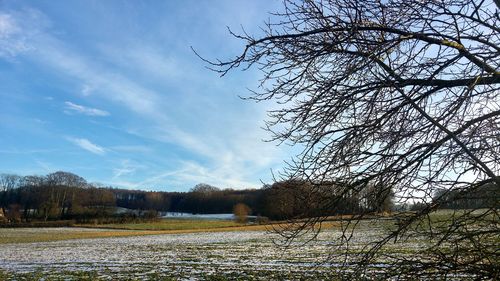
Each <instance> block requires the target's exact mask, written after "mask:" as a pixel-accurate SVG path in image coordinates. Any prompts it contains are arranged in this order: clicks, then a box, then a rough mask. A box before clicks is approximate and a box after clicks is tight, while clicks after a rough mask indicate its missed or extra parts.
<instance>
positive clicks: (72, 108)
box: [64, 101, 109, 116]
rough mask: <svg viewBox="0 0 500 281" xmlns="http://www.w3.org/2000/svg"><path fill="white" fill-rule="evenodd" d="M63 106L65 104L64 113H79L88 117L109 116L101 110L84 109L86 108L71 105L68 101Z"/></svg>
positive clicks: (74, 104)
mask: <svg viewBox="0 0 500 281" xmlns="http://www.w3.org/2000/svg"><path fill="white" fill-rule="evenodd" d="M64 104H65V107H64V108H65V112H66V113H70V112H74V113H80V114H85V115H89V116H109V112H107V111H104V110H101V109H97V108H92V107H86V106H83V105H79V104H76V103H72V102H69V101H67V102H65V103H64Z"/></svg>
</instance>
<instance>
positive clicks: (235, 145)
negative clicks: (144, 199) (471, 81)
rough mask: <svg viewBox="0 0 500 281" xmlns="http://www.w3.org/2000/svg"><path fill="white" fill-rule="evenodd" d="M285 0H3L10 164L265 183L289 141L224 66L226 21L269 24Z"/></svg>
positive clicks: (161, 184) (125, 180)
mask: <svg viewBox="0 0 500 281" xmlns="http://www.w3.org/2000/svg"><path fill="white" fill-rule="evenodd" d="M279 5H280V3H279V2H273V1H269V0H262V1H234V0H228V1H220V0H217V1H207V0H199V1H198V0H197V1H88V0H85V1H52V0H41V1H29V2H28V1H26V2H24V1H8V0H7V1H0V108H1V111H0V159H1V160H0V172H4V173H16V174H20V175H28V174H47V173H50V172H54V171H58V170H63V171H69V172H73V173H76V174H78V175H81V176H83V177H84V178H86V179H87V180H89V181H91V182H100V183H104V184H110V185H113V186H116V187H123V188H140V189H149V190H152V189H154V190H178V191H183V190H188V189H189V188H191V187H192V186H194V185H195V184H197V183H200V182H204V183H208V184H212V185H216V186H219V187H222V188H228V187H233V188H249V187H252V188H256V187H260V186H261V180H263V181H269V180H270V178H271V173H270V170H271V169H273V170H279V168H280V167H281V166H282V165H283V162H282V161H283V160H286V159H287V158H289V156H290V155H291V154H290V148H288V147H286V146H280V147H277V146H276V144H275V143H266V142H263V141H262V139H266V138H268V135H267V133H266V132H265V131H264V130H262V129H261V127H262V126H263V120H264V119H265V118H266V109H268V108H270V107H272V106H273V105H272V104H266V103H258V104H256V103H252V102H250V101H244V100H241V99H240V98H238V95H248V94H249V92H248V91H247V88H252V89H255V88H256V87H257V85H258V79H259V73H258V72H256V71H254V70H251V71H245V72H242V71H235V72H233V73H231V74H230V75H229V76H227V77H225V78H220V77H219V76H218V75H217V74H216V73H213V72H210V71H208V70H207V69H205V68H204V66H205V64H204V63H203V62H202V61H200V60H199V59H198V58H197V57H196V56H195V55H194V54H193V52H192V51H191V50H190V46H193V47H194V48H195V49H196V50H197V51H199V53H200V54H201V55H203V56H206V57H208V58H229V57H232V56H234V55H237V54H238V53H239V51H240V50H241V47H242V42H240V41H238V40H236V39H234V38H232V37H231V36H230V35H229V34H228V32H227V29H226V26H229V27H232V28H233V29H235V30H238V29H239V28H240V26H244V27H245V30H246V31H248V32H249V33H253V34H259V29H258V26H259V25H262V23H263V22H264V20H266V19H267V18H268V17H269V15H268V13H267V12H269V11H275V10H277V9H279Z"/></svg>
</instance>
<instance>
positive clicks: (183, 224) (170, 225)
mask: <svg viewBox="0 0 500 281" xmlns="http://www.w3.org/2000/svg"><path fill="white" fill-rule="evenodd" d="M77 226H81V227H92V228H110V229H127V230H192V229H212V228H221V227H242V226H244V225H242V224H239V223H236V222H234V221H229V220H193V219H161V220H158V221H154V222H144V223H124V224H101V225H91V224H87V225H86V224H82V225H77Z"/></svg>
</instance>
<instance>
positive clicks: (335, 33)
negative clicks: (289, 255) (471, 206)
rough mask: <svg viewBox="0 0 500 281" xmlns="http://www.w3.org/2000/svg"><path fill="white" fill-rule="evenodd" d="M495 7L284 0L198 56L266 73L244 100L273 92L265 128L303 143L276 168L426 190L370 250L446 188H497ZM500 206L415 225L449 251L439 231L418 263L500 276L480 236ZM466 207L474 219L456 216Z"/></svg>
mask: <svg viewBox="0 0 500 281" xmlns="http://www.w3.org/2000/svg"><path fill="white" fill-rule="evenodd" d="M499 9H500V3H499V2H498V0H495V1H488V0H483V1H481V0H392V1H373V0H363V1H359V0H324V1H321V0H307V1H284V9H283V10H282V12H277V13H274V14H272V17H271V20H270V21H269V22H268V23H266V24H265V25H264V27H263V28H262V32H263V34H262V35H259V36H257V37H255V36H252V35H250V34H247V33H246V32H245V31H242V32H240V33H234V32H231V34H233V35H234V36H235V37H236V38H238V39H241V40H243V41H245V42H246V47H245V48H244V50H243V51H242V53H241V54H240V55H238V56H236V57H235V58H234V59H230V60H226V61H207V60H206V61H207V62H208V63H209V64H210V67H211V68H212V69H213V70H215V71H217V72H219V73H220V74H221V75H225V74H226V73H228V72H229V71H231V70H233V69H236V68H242V69H248V68H250V67H257V68H258V69H260V70H261V71H262V72H263V77H262V80H261V84H260V87H259V89H256V91H255V92H253V93H252V95H251V96H250V97H249V98H251V99H255V100H257V101H262V100H274V101H277V102H278V103H280V104H281V107H280V108H279V109H277V110H273V111H270V112H269V120H268V121H267V129H268V130H269V131H271V132H272V136H273V138H272V139H273V140H278V141H282V142H289V143H292V144H295V145H299V146H300V147H303V148H304V150H303V151H302V153H300V155H298V156H297V157H296V158H295V161H293V162H292V163H289V164H290V165H289V166H288V169H287V170H286V171H285V174H284V176H286V177H291V178H301V179H309V180H310V181H311V182H313V183H318V182H319V183H324V182H333V181H341V182H342V183H343V185H339V186H338V187H337V190H336V191H335V193H336V194H337V195H339V194H340V195H342V194H347V193H352V192H356V193H360V194H361V193H363V190H364V189H368V188H371V189H370V190H369V191H368V192H370V193H373V192H379V193H382V192H384V190H383V189H391V188H392V189H393V192H394V193H395V194H396V201H397V202H399V203H403V202H405V201H409V202H415V201H418V200H422V202H423V203H424V204H425V208H423V209H422V210H421V211H419V212H417V213H415V214H413V215H406V216H405V217H404V218H402V219H401V220H400V221H399V224H398V227H397V229H396V230H394V232H393V233H392V234H391V235H390V237H388V239H385V240H383V241H381V243H380V244H377V246H374V247H373V248H372V250H373V251H370V254H368V255H365V259H364V261H365V262H369V260H370V259H372V258H373V257H374V256H375V253H376V252H377V250H378V249H380V246H381V245H382V244H385V243H387V241H389V238H394V239H397V238H398V237H401V236H402V235H403V236H404V233H407V232H406V231H408V229H409V227H410V225H414V222H416V221H418V220H419V219H421V218H423V217H425V216H426V215H427V214H428V213H430V212H431V211H432V210H434V209H436V208H439V207H440V205H443V204H446V203H447V202H448V201H449V200H452V199H450V198H451V197H450V196H446V194H448V193H449V192H460V194H462V195H464V194H467V193H472V192H474V190H476V189H478V188H480V187H481V186H484V185H485V184H491V185H493V186H496V189H497V190H498V188H500V178H499V177H498V175H499V172H500V118H499V116H500V90H499V87H498V85H499V84H500V70H499V69H500V67H499V66H500V28H499V26H500V18H499ZM374 185H375V186H378V187H379V188H378V189H379V190H377V189H373V186H374ZM320 186H321V185H320ZM386 191H387V190H386ZM437 191H440V193H439V194H440V196H439V197H438V198H434V200H432V202H431V200H430V198H432V196H433V195H435V194H436V192H437ZM443 191H444V192H443ZM497 194H498V193H497ZM335 198H338V196H337V197H335ZM447 200H448V201H447ZM448 203H449V202H448ZM497 203H498V201H497ZM329 204H330V205H334V204H335V202H334V200H333V201H332V202H329ZM497 207H498V204H497V206H494V207H492V208H489V209H488V210H486V211H485V213H484V214H483V216H482V217H481V218H478V217H477V216H472V215H471V213H468V212H467V213H464V214H461V215H460V216H457V218H456V220H454V224H453V227H452V226H450V227H449V228H446V229H444V230H442V231H437V232H435V233H433V232H432V229H430V228H431V226H429V229H426V231H424V230H422V229H421V228H419V229H420V230H421V231H422V235H431V236H432V237H433V238H436V237H441V238H443V239H444V240H446V241H447V242H449V243H452V244H453V243H454V245H455V246H456V249H457V250H456V251H449V252H446V251H443V250H442V249H443V248H442V246H443V244H444V242H443V240H441V241H440V240H439V239H437V240H436V242H435V243H434V244H432V245H431V246H429V247H427V248H426V249H425V250H426V251H427V253H430V254H429V255H434V258H435V259H430V260H428V262H423V261H422V262H421V263H419V267H418V268H420V269H422V268H424V269H425V268H427V267H428V268H434V269H435V268H440V270H445V269H446V270H449V271H454V270H455V271H465V272H475V273H477V274H479V275H478V276H488V277H498V274H499V264H498V260H500V257H499V252H498V251H497V250H491V249H492V248H488V247H487V245H489V244H488V243H491V240H488V239H490V238H492V237H493V238H494V239H498V234H499V231H498V230H499V229H498V213H497ZM471 218H473V220H472V221H473V222H474V223H477V224H478V225H481V226H482V228H481V230H477V231H472V230H470V229H466V228H464V227H465V225H466V224H467V223H469V222H470V220H471ZM316 222H317V221H313V223H316ZM429 225H430V224H429ZM302 226H303V225H302ZM298 227H299V229H300V227H301V226H298ZM478 229H479V228H478ZM291 233H293V234H294V235H295V233H296V232H293V231H292V232H291ZM294 235H292V236H294ZM433 235H434V236H433ZM495 237H496V238H495ZM497 241H498V240H497ZM465 242H467V243H470V244H469V246H467V247H466V246H464V244H463V243H465ZM470 245H473V246H470ZM489 246H491V245H489ZM497 246H498V245H497ZM493 248H498V247H493ZM423 251H424V250H423ZM423 251H422V252H423ZM463 251H469V253H468V254H467V255H465V254H463V253H464V252H463ZM495 259H496V261H495ZM400 264H405V265H407V263H405V262H402V263H400ZM459 266H461V269H459ZM410 268H412V267H410ZM413 268H414V267H413ZM424 271H425V270H424Z"/></svg>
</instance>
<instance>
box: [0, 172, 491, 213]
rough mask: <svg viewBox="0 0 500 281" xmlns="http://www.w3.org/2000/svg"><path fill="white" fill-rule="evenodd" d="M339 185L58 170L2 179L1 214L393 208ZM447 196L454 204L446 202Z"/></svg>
mask: <svg viewBox="0 0 500 281" xmlns="http://www.w3.org/2000/svg"><path fill="white" fill-rule="evenodd" d="M342 184H343V183H341V182H330V183H324V182H323V183H321V187H318V186H316V185H315V184H314V183H312V182H309V181H305V180H299V179H292V180H286V181H279V182H275V183H274V184H272V185H264V186H263V187H262V188H260V189H242V190H240V189H220V188H217V187H215V186H211V185H208V184H203V183H202V184H198V185H196V186H194V187H193V188H192V189H191V190H190V191H189V192H164V191H144V190H128V189H120V188H113V187H109V186H103V185H100V184H95V183H89V182H87V181H86V180H85V179H84V178H82V177H80V176H78V175H75V174H72V173H68V172H62V171H59V172H55V173H51V174H48V175H45V176H33V175H30V176H18V175H13V174H0V215H2V217H4V220H5V218H8V219H9V220H10V221H32V220H43V221H47V220H78V221H89V220H92V219H96V218H115V219H121V220H126V219H130V218H136V217H146V218H151V217H156V216H157V213H158V212H185V213H197V214H217V213H232V212H233V210H234V208H235V206H237V205H238V204H244V205H245V206H247V207H248V208H249V210H248V212H249V213H250V214H252V215H256V216H262V217H267V218H269V219H272V220H286V219H294V218H295V219H300V218H306V217H311V216H317V217H322V216H331V215H339V214H361V213H367V212H372V213H382V212H390V211H391V210H393V209H395V202H393V201H394V199H393V198H394V193H393V192H392V189H391V188H380V187H379V186H377V185H375V184H373V185H371V187H369V188H363V189H360V191H359V192H356V191H355V190H356V188H351V189H349V190H351V192H348V193H338V192H337V190H338V189H337V187H338V186H339V185H342ZM375 190H379V191H380V190H381V191H383V192H374V191H375ZM492 192H496V193H498V190H496V189H495V188H494V187H490V186H486V187H482V188H479V189H478V190H477V191H476V192H475V193H474V194H473V196H470V195H469V197H467V196H465V195H462V194H461V193H460V192H459V191H458V190H457V191H456V192H454V193H453V194H450V193H446V192H436V194H435V196H434V201H436V202H439V201H442V200H445V201H446V202H453V203H448V204H444V205H442V208H455V209H456V208H468V207H471V206H472V207H474V208H477V207H480V206H485V207H488V206H489V205H491V204H496V203H497V202H491V198H495V196H493V197H492V196H490V195H491V194H492ZM443 196H446V198H444V197H443ZM449 196H453V197H454V198H455V199H456V200H450V198H448V197H449ZM331 202H335V204H332V203H331Z"/></svg>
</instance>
